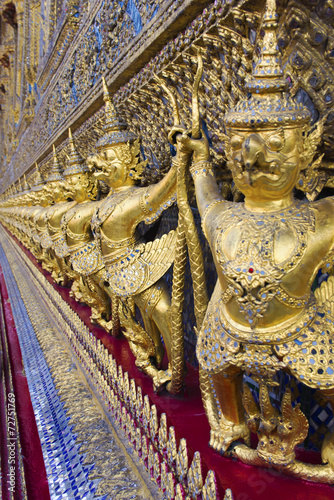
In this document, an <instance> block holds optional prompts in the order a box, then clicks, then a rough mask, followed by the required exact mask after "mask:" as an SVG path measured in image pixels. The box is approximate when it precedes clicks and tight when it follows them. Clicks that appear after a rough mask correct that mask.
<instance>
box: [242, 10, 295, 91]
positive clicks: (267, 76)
mask: <svg viewBox="0 0 334 500" xmlns="http://www.w3.org/2000/svg"><path fill="white" fill-rule="evenodd" d="M277 18H278V15H277V13H276V1H275V0H267V4H266V9H265V12H264V16H263V21H262V30H263V31H264V36H263V39H262V44H261V53H260V56H259V59H258V61H257V63H256V66H255V68H254V72H253V78H252V79H251V81H250V83H249V84H248V85H247V90H249V91H250V92H253V91H254V92H257V93H260V94H268V93H270V92H275V93H276V92H281V91H284V90H285V89H286V81H285V79H284V76H283V70H282V62H281V55H280V52H279V49H278V43H277V26H278V24H277Z"/></svg>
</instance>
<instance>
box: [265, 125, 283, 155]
mask: <svg viewBox="0 0 334 500" xmlns="http://www.w3.org/2000/svg"><path fill="white" fill-rule="evenodd" d="M266 144H267V146H268V148H269V149H271V150H272V151H279V150H280V149H282V148H283V146H284V131H283V129H282V128H280V129H278V131H277V132H275V133H274V134H272V135H270V136H269V137H267V140H266Z"/></svg>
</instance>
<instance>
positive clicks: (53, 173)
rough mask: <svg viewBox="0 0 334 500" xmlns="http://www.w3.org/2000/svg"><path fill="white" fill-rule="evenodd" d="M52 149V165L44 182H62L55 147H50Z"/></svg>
mask: <svg viewBox="0 0 334 500" xmlns="http://www.w3.org/2000/svg"><path fill="white" fill-rule="evenodd" d="M52 149H53V165H52V167H51V170H50V173H49V176H48V178H47V180H46V182H53V181H62V180H63V175H62V173H61V169H60V165H59V161H58V158H57V153H56V148H55V145H54V144H53V145H52Z"/></svg>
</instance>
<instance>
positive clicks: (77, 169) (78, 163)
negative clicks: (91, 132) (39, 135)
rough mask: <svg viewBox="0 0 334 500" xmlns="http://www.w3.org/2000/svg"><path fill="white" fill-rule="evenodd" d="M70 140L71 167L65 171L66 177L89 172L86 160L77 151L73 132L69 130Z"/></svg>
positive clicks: (69, 157) (69, 159)
mask: <svg viewBox="0 0 334 500" xmlns="http://www.w3.org/2000/svg"><path fill="white" fill-rule="evenodd" d="M68 138H69V143H70V154H69V155H68V162H69V166H68V167H67V168H66V169H65V171H64V177H68V176H69V175H75V174H81V173H82V172H88V170H89V169H88V167H87V165H86V164H85V160H84V159H83V158H82V156H81V155H80V154H79V153H78V151H77V150H76V149H75V145H74V141H73V137H72V131H71V129H70V128H69V129H68Z"/></svg>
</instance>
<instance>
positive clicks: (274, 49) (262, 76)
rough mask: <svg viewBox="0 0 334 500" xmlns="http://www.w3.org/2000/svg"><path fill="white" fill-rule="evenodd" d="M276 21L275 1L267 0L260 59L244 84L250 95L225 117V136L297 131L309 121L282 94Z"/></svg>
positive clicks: (304, 111) (299, 107) (301, 108)
mask: <svg viewBox="0 0 334 500" xmlns="http://www.w3.org/2000/svg"><path fill="white" fill-rule="evenodd" d="M277 17H278V16H277V13H276V1H275V0H267V2H266V9H265V13H264V16H263V21H262V28H263V31H264V37H263V40H262V44H261V47H260V56H259V58H258V61H257V63H256V65H255V67H254V70H253V73H252V75H251V77H250V79H249V81H248V83H247V84H246V91H248V92H250V93H251V94H252V95H251V97H250V98H245V99H242V100H240V101H239V102H238V104H237V105H236V106H235V107H234V108H233V109H232V110H231V111H229V112H228V113H226V115H225V125H226V129H227V132H229V129H250V128H252V129H255V128H261V127H268V126H270V127H281V126H284V125H286V124H288V125H289V126H295V127H299V126H300V125H302V124H306V123H308V122H309V121H310V118H311V113H310V112H309V110H308V109H307V108H306V107H305V106H304V105H303V104H302V103H297V102H295V101H293V100H292V99H291V97H290V96H289V94H288V93H286V92H285V91H286V87H287V85H286V82H285V79H284V77H283V70H282V65H281V58H280V53H279V49H278V44H277V26H278V23H277Z"/></svg>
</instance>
